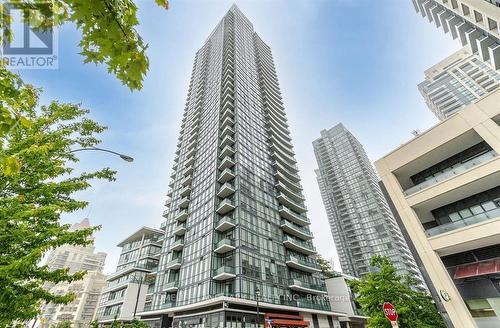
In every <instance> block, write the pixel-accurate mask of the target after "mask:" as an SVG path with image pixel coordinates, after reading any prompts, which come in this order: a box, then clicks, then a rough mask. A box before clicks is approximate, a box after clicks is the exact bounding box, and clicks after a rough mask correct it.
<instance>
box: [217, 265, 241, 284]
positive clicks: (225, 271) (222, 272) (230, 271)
mask: <svg viewBox="0 0 500 328" xmlns="http://www.w3.org/2000/svg"><path fill="white" fill-rule="evenodd" d="M234 277H236V274H235V270H234V267H232V266H227V265H225V266H222V267H220V268H218V269H215V270H214V276H213V279H214V280H218V281H223V280H227V279H232V278H234Z"/></svg>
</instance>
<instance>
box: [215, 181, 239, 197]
mask: <svg viewBox="0 0 500 328" xmlns="http://www.w3.org/2000/svg"><path fill="white" fill-rule="evenodd" d="M234 191H235V189H234V186H233V185H232V184H231V183H229V182H226V183H224V184H223V185H222V186H221V187H220V189H219V191H218V192H217V196H218V197H220V198H226V197H228V196H230V195H232V194H234Z"/></svg>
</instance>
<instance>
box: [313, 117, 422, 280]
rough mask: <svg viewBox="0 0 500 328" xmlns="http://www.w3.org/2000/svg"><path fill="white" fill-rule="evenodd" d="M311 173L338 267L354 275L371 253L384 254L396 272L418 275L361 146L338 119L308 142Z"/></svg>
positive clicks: (365, 265)
mask: <svg viewBox="0 0 500 328" xmlns="http://www.w3.org/2000/svg"><path fill="white" fill-rule="evenodd" d="M313 146H314V152H315V154H316V159H317V161H318V167H319V169H318V170H316V175H317V179H318V183H319V187H320V191H321V196H322V198H323V203H324V204H325V208H326V211H327V216H328V220H329V222H330V227H331V230H332V235H333V239H334V241H335V245H336V247H337V250H338V254H339V259H340V264H341V267H342V271H343V272H344V273H346V274H348V275H351V276H355V277H360V276H362V275H364V274H365V273H367V272H369V271H370V258H371V257H372V256H373V255H384V256H388V257H389V258H390V259H391V260H392V262H393V263H394V266H395V267H396V269H397V270H398V272H399V273H403V274H405V273H409V274H412V275H413V276H414V277H415V278H417V279H418V280H419V281H420V283H421V285H422V287H423V279H422V277H421V274H420V271H419V269H418V267H417V265H416V263H415V260H414V259H413V256H412V254H411V252H410V250H409V249H408V245H407V244H406V242H405V240H404V238H403V235H402V233H401V230H400V229H399V226H398V224H397V222H396V220H395V219H394V217H393V215H392V213H391V210H390V209H389V205H388V204H387V201H386V200H385V198H384V195H383V194H382V191H381V190H380V187H379V185H378V179H377V175H376V174H375V171H374V169H373V167H372V165H371V163H370V160H369V159H368V156H367V155H366V153H365V151H364V149H363V146H362V145H361V144H360V143H359V141H358V140H357V139H356V138H355V137H354V136H353V135H352V133H351V132H349V131H348V130H347V129H346V128H345V127H344V125H342V124H337V125H336V126H334V127H333V128H331V129H329V130H323V131H321V137H320V138H318V139H317V140H315V141H314V142H313Z"/></svg>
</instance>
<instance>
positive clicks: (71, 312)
mask: <svg viewBox="0 0 500 328" xmlns="http://www.w3.org/2000/svg"><path fill="white" fill-rule="evenodd" d="M89 227H90V222H89V219H83V220H82V221H81V222H79V223H75V224H73V225H72V226H71V228H70V231H76V230H80V229H86V228H89ZM89 239H91V240H94V237H93V236H90V237H89ZM105 260H106V253H103V252H96V250H95V247H94V246H93V244H90V245H87V246H78V245H63V246H61V247H58V248H56V249H54V250H52V251H51V252H50V253H49V254H48V256H47V261H46V263H45V264H46V265H47V266H48V267H49V269H50V270H58V269H65V268H67V269H69V273H70V274H73V273H75V272H78V271H87V274H86V275H85V277H84V278H83V279H82V280H78V281H73V282H71V283H67V282H61V283H58V284H46V285H45V288H46V289H48V290H49V291H50V292H51V293H52V294H56V295H64V294H67V293H69V292H73V293H75V295H76V298H75V300H74V301H73V302H71V303H69V304H53V303H47V304H44V305H43V306H42V309H41V314H40V317H39V320H38V321H37V322H36V324H37V325H38V327H51V326H53V325H57V324H58V323H61V322H63V321H71V322H72V323H73V324H74V327H87V326H88V324H89V323H90V321H92V318H93V316H94V314H95V311H96V309H97V302H98V299H99V295H100V293H101V289H102V288H103V287H104V286H105V284H106V275H105V274H103V273H102V270H103V267H104V262H105Z"/></svg>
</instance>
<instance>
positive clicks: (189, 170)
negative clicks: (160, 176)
mask: <svg viewBox="0 0 500 328" xmlns="http://www.w3.org/2000/svg"><path fill="white" fill-rule="evenodd" d="M193 171H194V166H193V165H190V166H188V167H186V170H185V171H184V175H191V173H193Z"/></svg>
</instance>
